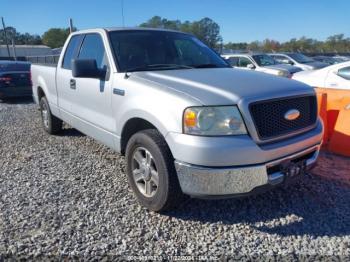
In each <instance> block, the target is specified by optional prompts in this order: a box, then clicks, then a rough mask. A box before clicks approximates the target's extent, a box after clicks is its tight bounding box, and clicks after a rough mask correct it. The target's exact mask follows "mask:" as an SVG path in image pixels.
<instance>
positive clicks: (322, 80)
mask: <svg viewBox="0 0 350 262" xmlns="http://www.w3.org/2000/svg"><path fill="white" fill-rule="evenodd" d="M293 79H295V80H298V81H300V82H303V83H305V84H308V85H310V86H313V87H323V88H334V89H347V90H350V61H349V62H344V63H339V64H335V65H331V66H328V67H325V68H322V69H319V70H315V71H303V72H299V73H296V74H295V75H294V76H293Z"/></svg>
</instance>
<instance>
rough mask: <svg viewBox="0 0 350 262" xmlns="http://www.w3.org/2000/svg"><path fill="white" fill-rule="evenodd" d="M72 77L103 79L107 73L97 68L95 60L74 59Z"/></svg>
mask: <svg viewBox="0 0 350 262" xmlns="http://www.w3.org/2000/svg"><path fill="white" fill-rule="evenodd" d="M72 75H73V76H74V77H83V78H98V79H101V78H103V77H105V75H106V71H105V70H101V69H99V68H97V63H96V60H95V59H73V60H72Z"/></svg>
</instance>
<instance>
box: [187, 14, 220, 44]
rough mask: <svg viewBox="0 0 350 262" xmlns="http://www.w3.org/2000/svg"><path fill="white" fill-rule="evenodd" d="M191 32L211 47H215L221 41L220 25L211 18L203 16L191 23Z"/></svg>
mask: <svg viewBox="0 0 350 262" xmlns="http://www.w3.org/2000/svg"><path fill="white" fill-rule="evenodd" d="M191 31H192V33H193V34H194V35H195V36H196V37H198V38H199V39H200V40H201V41H203V42H204V43H206V44H207V45H208V46H210V47H211V48H216V47H217V46H218V44H219V43H220V42H221V41H222V37H221V36H220V26H219V25H218V24H217V23H215V22H214V21H213V20H212V19H210V18H208V17H205V18H203V19H201V20H199V21H198V22H193V23H192V25H191Z"/></svg>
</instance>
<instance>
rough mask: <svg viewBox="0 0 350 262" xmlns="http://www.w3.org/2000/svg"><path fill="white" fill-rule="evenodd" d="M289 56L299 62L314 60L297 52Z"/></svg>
mask: <svg viewBox="0 0 350 262" xmlns="http://www.w3.org/2000/svg"><path fill="white" fill-rule="evenodd" d="M289 56H290V57H291V58H293V59H294V60H295V61H297V62H298V63H301V64H306V63H311V62H315V60H313V59H312V58H310V57H308V56H305V55H303V54H299V53H295V54H289Z"/></svg>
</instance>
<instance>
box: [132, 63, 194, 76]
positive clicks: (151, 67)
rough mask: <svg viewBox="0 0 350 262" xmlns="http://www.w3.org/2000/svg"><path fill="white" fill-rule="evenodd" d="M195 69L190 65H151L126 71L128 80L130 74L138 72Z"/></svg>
mask: <svg viewBox="0 0 350 262" xmlns="http://www.w3.org/2000/svg"><path fill="white" fill-rule="evenodd" d="M193 68H194V67H192V66H188V65H179V64H151V65H144V66H137V67H133V68H130V69H127V70H126V71H125V78H128V77H129V75H128V73H131V72H137V71H149V70H159V69H160V70H171V69H193Z"/></svg>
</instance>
